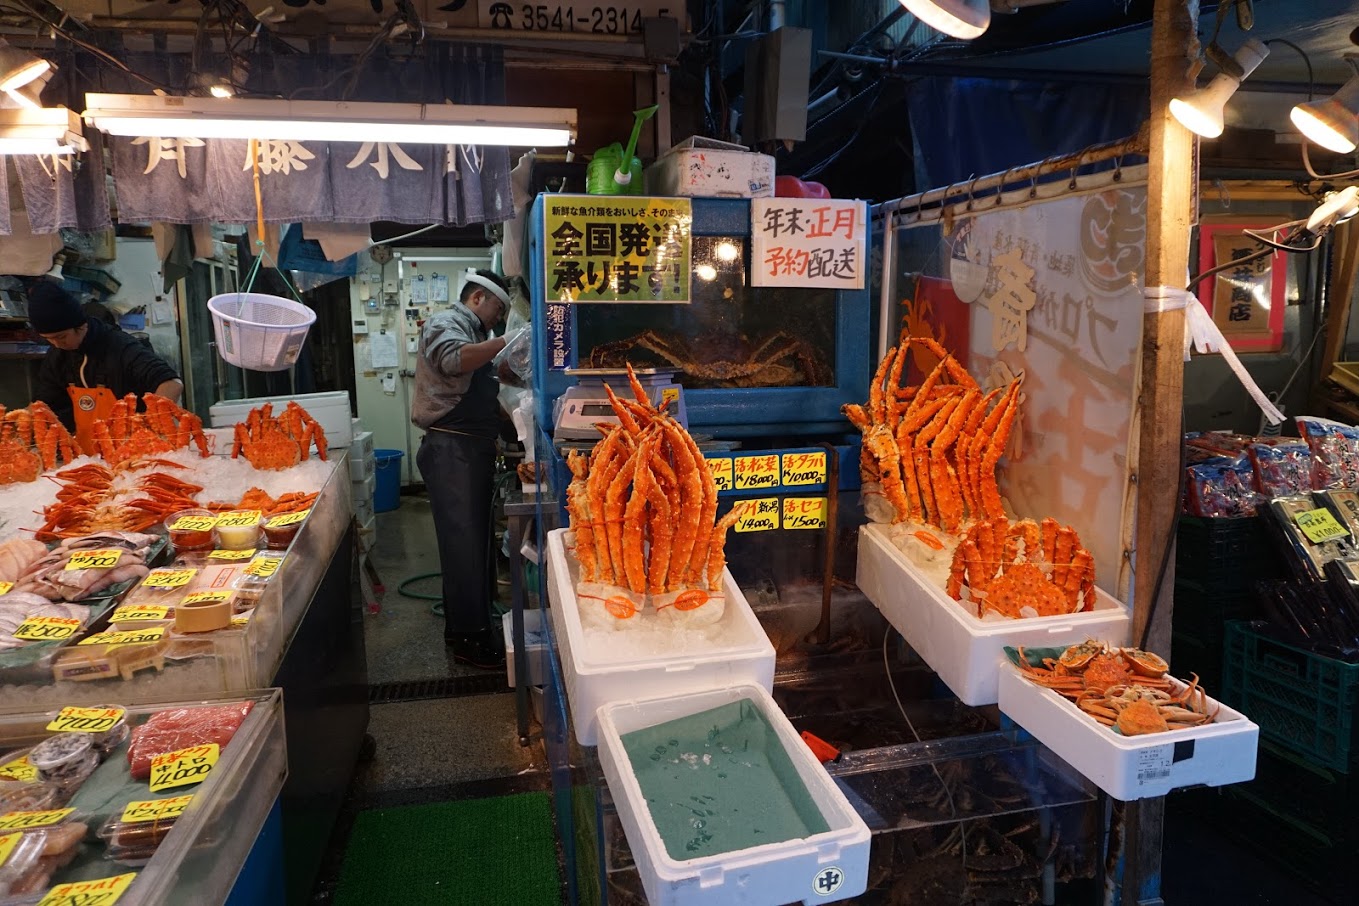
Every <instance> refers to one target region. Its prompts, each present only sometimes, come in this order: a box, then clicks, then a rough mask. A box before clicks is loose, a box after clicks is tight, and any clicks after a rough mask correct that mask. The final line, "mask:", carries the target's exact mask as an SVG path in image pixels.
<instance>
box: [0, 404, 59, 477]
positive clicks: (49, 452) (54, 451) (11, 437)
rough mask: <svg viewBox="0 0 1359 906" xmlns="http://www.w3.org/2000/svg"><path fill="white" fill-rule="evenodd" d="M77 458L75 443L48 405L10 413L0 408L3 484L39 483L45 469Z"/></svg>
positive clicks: (0, 468) (14, 410)
mask: <svg viewBox="0 0 1359 906" xmlns="http://www.w3.org/2000/svg"><path fill="white" fill-rule="evenodd" d="M76 456H77V451H76V448H75V440H74V439H73V438H72V437H71V434H70V432H69V431H67V430H66V428H65V426H63V425H62V423H61V422H60V421H59V420H58V419H57V416H56V413H55V412H53V411H52V410H51V409H50V408H48V406H47V404H46V403H42V402H34V403H31V404H30V405H29V406H28V408H27V409H13V410H10V411H6V410H5V407H4V406H0V485H4V484H13V483H14V482H16V481H37V480H38V476H39V475H40V474H42V472H43V470H44V469H55V468H56V467H57V465H58V463H59V462H60V461H61V460H65V461H66V462H70V461H71V460H73V459H75V458H76Z"/></svg>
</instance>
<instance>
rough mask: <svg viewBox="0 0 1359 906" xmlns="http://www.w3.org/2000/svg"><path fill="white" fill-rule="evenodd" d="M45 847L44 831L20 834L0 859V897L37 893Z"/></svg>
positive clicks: (45, 836)
mask: <svg viewBox="0 0 1359 906" xmlns="http://www.w3.org/2000/svg"><path fill="white" fill-rule="evenodd" d="M46 846H47V834H46V833H45V832H44V831H40V830H38V831H32V832H30V833H26V834H22V835H21V836H20V837H19V840H18V842H16V843H15V844H14V848H13V849H11V850H10V851H9V854H8V855H6V856H5V857H4V858H3V859H0V897H8V896H9V895H10V894H25V893H37V892H38V891H39V890H40V889H41V888H40V887H39V886H38V884H39V883H40V880H41V875H42V874H43V873H42V871H41V861H42V856H43V850H44V849H45V848H46Z"/></svg>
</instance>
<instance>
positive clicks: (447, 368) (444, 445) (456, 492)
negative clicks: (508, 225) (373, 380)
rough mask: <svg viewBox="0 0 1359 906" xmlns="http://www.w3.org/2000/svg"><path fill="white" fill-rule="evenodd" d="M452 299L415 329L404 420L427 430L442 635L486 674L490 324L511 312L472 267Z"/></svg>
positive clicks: (488, 277) (490, 654)
mask: <svg viewBox="0 0 1359 906" xmlns="http://www.w3.org/2000/svg"><path fill="white" fill-rule="evenodd" d="M466 281H467V282H466V283H465V284H464V285H463V288H462V293H461V295H460V296H459V299H458V301H457V302H456V303H454V304H453V305H451V306H449V308H448V309H447V310H446V311H441V312H438V313H437V314H435V315H433V316H432V317H430V318H429V320H427V321H425V324H424V326H423V327H422V328H421V330H420V349H419V358H418V359H417V361H416V366H415V399H414V401H413V402H412V403H411V421H412V422H414V423H415V424H417V425H419V426H420V427H421V428H424V429H425V436H424V438H423V439H422V440H421V442H420V451H419V452H418V453H416V455H415V461H416V463H417V464H418V465H419V467H420V474H421V475H422V476H423V477H424V479H425V487H426V488H427V490H428V492H429V502H430V508H431V509H432V510H433V513H434V534H435V537H436V538H437V539H438V543H439V566H440V568H441V569H442V571H443V609H444V641H445V642H446V643H447V644H448V645H449V647H450V648H452V650H453V658H454V660H456V661H458V662H459V663H463V664H468V665H471V666H473V667H480V668H483V669H487V670H494V669H499V668H501V667H503V666H504V664H505V650H504V647H503V646H502V645H501V644H499V643H498V639H497V636H496V635H495V634H493V633H492V631H491V609H490V605H491V598H492V594H493V591H494V589H495V558H494V554H493V553H492V547H491V536H492V532H491V527H490V519H491V491H492V483H493V481H494V478H495V456H496V437H497V435H498V434H499V432H500V402H499V400H498V399H497V396H496V393H497V390H498V389H499V388H498V387H497V384H496V380H495V377H494V376H493V375H492V373H491V361H492V360H493V359H494V358H495V355H496V353H498V352H500V350H502V349H504V348H505V338H504V337H503V336H502V337H493V336H491V333H490V332H491V329H492V328H493V327H495V326H496V325H497V324H499V323H500V322H501V321H503V320H504V318H505V315H506V313H507V312H508V311H509V309H510V294H509V290H508V288H507V286H506V284H505V281H504V279H503V278H502V277H500V275H498V274H496V273H495V272H493V271H487V270H469V271H468V272H467V274H466Z"/></svg>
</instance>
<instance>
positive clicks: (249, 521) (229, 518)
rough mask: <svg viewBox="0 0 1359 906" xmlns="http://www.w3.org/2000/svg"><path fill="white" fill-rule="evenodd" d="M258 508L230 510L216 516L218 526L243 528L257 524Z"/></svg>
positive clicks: (258, 520) (258, 519) (258, 517)
mask: <svg viewBox="0 0 1359 906" xmlns="http://www.w3.org/2000/svg"><path fill="white" fill-rule="evenodd" d="M259 522H260V511H259V510H232V511H231V512H230V513H223V514H222V515H220V516H218V517H217V527H218V528H244V527H247V526H251V525H259Z"/></svg>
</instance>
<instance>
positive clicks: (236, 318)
mask: <svg viewBox="0 0 1359 906" xmlns="http://www.w3.org/2000/svg"><path fill="white" fill-rule="evenodd" d="M208 311H209V312H211V314H212V331H213V333H214V334H215V335H216V337H217V352H218V354H219V355H221V357H222V358H224V359H226V360H227V361H228V362H230V363H231V364H232V365H236V366H238V367H240V368H248V369H250V370H251V371H285V370H287V369H288V368H291V367H292V366H293V365H294V364H295V363H296V362H297V357H298V356H299V355H300V354H301V352H302V344H303V343H305V342H306V340H307V332H308V331H309V330H310V329H311V325H312V324H313V323H314V322H315V321H316V312H314V311H312V310H311V309H310V308H308V307H307V306H305V305H303V304H302V303H301V302H294V301H292V300H291V299H284V298H282V297H281V296H271V295H268V294H266V293H248V292H239V293H224V294H222V295H220V296H213V297H212V298H211V299H209V300H208Z"/></svg>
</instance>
